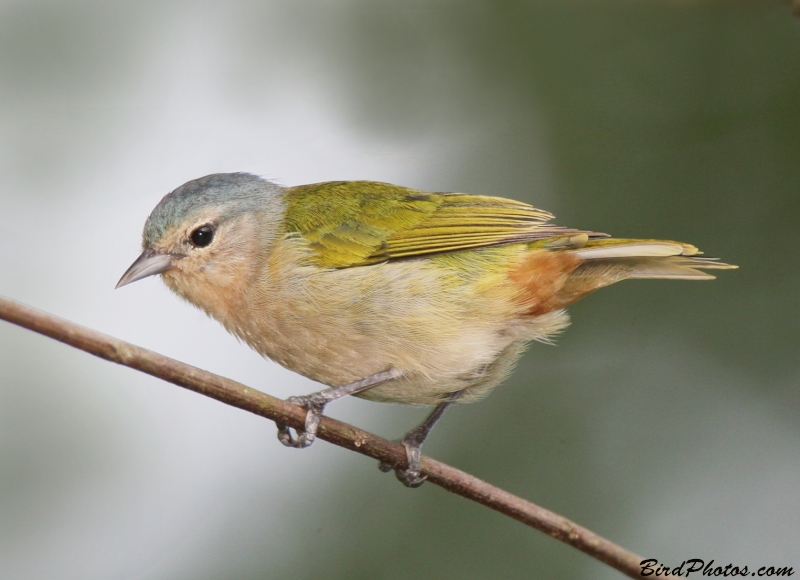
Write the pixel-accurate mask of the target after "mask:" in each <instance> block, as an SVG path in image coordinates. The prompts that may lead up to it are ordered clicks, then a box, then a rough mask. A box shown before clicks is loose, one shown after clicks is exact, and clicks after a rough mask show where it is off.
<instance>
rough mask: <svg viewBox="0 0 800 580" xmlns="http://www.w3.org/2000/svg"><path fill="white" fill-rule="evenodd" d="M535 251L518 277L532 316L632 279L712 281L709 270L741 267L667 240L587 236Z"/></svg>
mask: <svg viewBox="0 0 800 580" xmlns="http://www.w3.org/2000/svg"><path fill="white" fill-rule="evenodd" d="M531 249H536V250H547V251H545V252H541V251H535V252H532V253H531V254H529V255H528V257H527V259H526V260H525V262H524V263H523V264H522V265H521V267H520V268H519V269H518V270H517V271H516V272H515V273H514V274H513V277H514V279H515V280H516V281H517V282H518V283H519V284H520V285H521V286H522V287H523V288H524V291H523V296H524V297H525V300H526V302H527V303H528V304H529V305H530V310H529V312H530V314H535V315H540V314H544V313H546V312H550V311H552V310H556V309H559V308H564V307H566V306H569V305H570V304H572V303H573V302H575V301H576V300H579V299H580V298H582V297H584V296H586V295H587V294H589V293H591V292H594V291H595V290H597V289H599V288H602V287H604V286H608V285H609V284H614V283H615V282H619V281H621V280H626V279H631V278H634V279H635V278H639V279H641V278H656V279H677V280H713V279H714V276H713V275H711V274H709V273H708V272H705V271H704V270H727V269H731V268H736V267H737V266H733V265H731V264H725V263H723V262H720V261H719V260H717V259H716V258H709V257H707V256H703V255H701V252H700V251H699V250H698V249H697V248H696V247H694V246H692V245H691V244H684V243H681V242H673V241H668V240H631V239H616V238H600V239H597V238H592V239H590V238H589V236H588V235H586V234H585V233H578V234H572V235H569V236H561V237H554V238H549V239H547V240H541V241H537V242H535V243H534V244H531Z"/></svg>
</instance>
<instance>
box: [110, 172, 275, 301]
mask: <svg viewBox="0 0 800 580" xmlns="http://www.w3.org/2000/svg"><path fill="white" fill-rule="evenodd" d="M281 193H282V189H281V188H280V187H279V186H277V185H275V184H273V183H270V182H269V181H266V180H265V179H262V178H260V177H257V176H255V175H250V174H247V173H218V174H214V175H208V176H206V177H201V178H200V179H195V180H193V181H189V182H188V183H185V184H183V185H182V186H180V187H179V188H177V189H176V190H175V191H173V192H171V193H169V194H167V195H166V196H165V197H164V198H163V199H162V200H161V201H160V202H159V204H158V205H157V206H156V207H155V209H154V210H153V212H152V213H151V214H150V217H148V218H147V223H146V224H145V227H144V234H143V240H142V253H141V255H140V256H139V257H138V258H137V259H136V261H135V262H134V263H133V264H132V265H131V267H130V268H128V270H127V271H126V272H125V274H124V275H123V276H122V278H121V279H120V281H119V282H118V283H117V288H119V287H121V286H125V285H126V284H130V283H131V282H135V281H137V280H141V279H142V278H146V277H148V276H152V275H154V274H162V278H163V279H164V281H165V282H166V283H167V285H168V286H169V287H170V288H172V289H173V290H175V291H176V292H177V293H178V294H179V295H181V296H183V297H184V298H187V299H189V300H190V301H191V302H194V303H195V304H198V305H201V306H203V307H204V308H206V309H208V306H207V305H206V303H207V302H208V300H209V299H211V298H220V297H221V296H223V295H224V294H225V292H224V290H226V289H228V290H231V289H233V288H236V287H240V288H241V287H242V286H243V285H246V284H247V283H248V278H249V277H251V276H254V275H257V270H258V267H259V264H260V263H262V261H263V258H264V257H265V255H266V254H268V253H269V248H270V246H271V244H272V242H273V241H274V239H275V235H276V232H277V229H278V224H279V222H280V220H281V217H282V214H283V201H282V195H281ZM220 292H222V294H220ZM212 309H213V308H212Z"/></svg>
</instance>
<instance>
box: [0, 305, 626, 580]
mask: <svg viewBox="0 0 800 580" xmlns="http://www.w3.org/2000/svg"><path fill="white" fill-rule="evenodd" d="M0 319H3V320H7V321H8V322H11V323H13V324H17V325H19V326H22V327H23V328H27V329H29V330H32V331H34V332H38V333H39V334H43V335H45V336H49V337H50V338H54V339H55V340H58V341H61V342H63V343H66V344H68V345H70V346H73V347H75V348H78V349H80V350H84V351H86V352H88V353H90V354H93V355H95V356H98V357H100V358H104V359H106V360H109V361H111V362H115V363H118V364H121V365H125V366H128V367H131V368H133V369H136V370H139V371H142V372H144V373H147V374H149V375H152V376H154V377H158V378H160V379H163V380H165V381H168V382H170V383H173V384H176V385H178V386H180V387H184V388H186V389H189V390H191V391H195V392H197V393H200V394H202V395H205V396H207V397H211V398H212V399H216V400H217V401H220V402H223V403H226V404H228V405H231V406H233V407H238V408H239V409H244V410H245V411H250V412H251V413H255V414H256V415H261V416H262V417H266V418H267V419H270V420H272V421H275V422H277V423H283V424H286V425H289V426H291V427H295V428H302V427H303V424H304V420H305V412H304V411H303V410H302V409H300V408H299V407H296V406H294V405H291V404H289V403H287V402H285V401H282V400H280V399H276V398H275V397H271V396H269V395H267V394H264V393H262V392H260V391H257V390H255V389H251V388H249V387H246V386H244V385H242V384H241V383H237V382H235V381H232V380H230V379H226V378H223V377H220V376H217V375H215V374H212V373H209V372H207V371H204V370H201V369H198V368H196V367H193V366H190V365H187V364H184V363H181V362H178V361H176V360H174V359H171V358H168V357H166V356H163V355H160V354H158V353H156V352H153V351H150V350H146V349H144V348H140V347H138V346H134V345H132V344H130V343H127V342H124V341H122V340H119V339H116V338H113V337H111V336H108V335H106V334H102V333H100V332H97V331H95V330H91V329H89V328H85V327H83V326H79V325H77V324H75V323H72V322H69V321H67V320H63V319H61V318H58V317H56V316H53V315H51V314H47V313H45V312H42V311H40V310H36V309H34V308H30V307H28V306H25V305H23V304H20V303H19V302H15V301H13V300H8V299H6V298H2V297H0ZM318 437H319V438H320V439H324V440H325V441H328V442H329V443H333V444H334V445H338V446H340V447H344V448H346V449H350V450H351V451H356V452H358V453H361V454H363V455H367V456H369V457H372V458H374V459H377V460H378V461H382V462H386V463H389V464H390V465H393V466H400V467H405V463H406V456H405V450H404V449H403V447H402V446H401V445H399V444H398V443H394V442H392V441H387V440H386V439H383V438H381V437H378V436H377V435H373V434H372V433H368V432H367V431H362V430H361V429H358V428H356V427H353V426H352V425H348V424H346V423H342V422H341V421H336V420H335V419H331V418H329V417H323V419H322V423H321V424H320V428H319V433H318ZM422 469H423V473H424V474H425V475H427V476H428V481H429V482H430V483H432V484H435V485H438V486H441V487H443V488H444V489H446V490H448V491H451V492H453V493H455V494H457V495H460V496H462V497H465V498H467V499H471V500H472V501H475V502H478V503H480V504H483V505H485V506H487V507H489V508H491V509H493V510H496V511H498V512H500V513H502V514H505V515H507V516H509V517H511V518H514V519H515V520H518V521H520V522H522V523H523V524H525V525H528V526H530V527H532V528H536V529H537V530H539V531H542V532H544V533H545V534H547V535H548V536H551V537H553V538H555V539H557V540H560V541H562V542H564V543H566V544H569V545H570V546H573V547H574V548H577V549H578V550H580V551H581V552H584V553H586V554H589V555H590V556H592V557H593V558H596V559H598V560H600V561H601V562H604V563H606V564H608V565H609V566H611V567H613V568H616V569H617V570H619V571H620V572H622V573H623V574H625V575H627V576H629V577H631V578H641V567H640V566H639V563H640V562H641V561H642V558H641V557H640V556H637V555H636V554H633V553H632V552H629V551H627V550H625V549H624V548H622V547H620V546H618V545H616V544H614V543H612V542H610V541H608V540H606V539H605V538H603V537H601V536H598V535H597V534H595V533H594V532H591V531H590V530H587V529H586V528H584V527H582V526H579V525H578V524H576V523H574V522H572V521H570V520H568V519H567V518H564V517H562V516H560V515H558V514H556V513H553V512H551V511H549V510H546V509H544V508H542V507H539V506H537V505H536V504H533V503H531V502H529V501H526V500H524V499H522V498H520V497H517V496H515V495H513V494H511V493H508V492H507V491H504V490H502V489H500V488H497V487H495V486H493V485H490V484H488V483H486V482H485V481H482V480H480V479H478V478H477V477H473V476H472V475H469V474H468V473H464V472H463V471H460V470H458V469H456V468H454V467H450V466H449V465H446V464H444V463H441V462H439V461H436V460H435V459H431V458H429V457H425V456H423V457H422Z"/></svg>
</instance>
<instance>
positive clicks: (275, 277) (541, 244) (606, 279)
mask: <svg viewBox="0 0 800 580" xmlns="http://www.w3.org/2000/svg"><path fill="white" fill-rule="evenodd" d="M553 219H554V216H553V215H552V214H550V213H548V212H546V211H543V210H541V209H537V208H535V207H533V206H531V205H529V204H527V203H524V202H521V201H516V200H513V199H507V198H502V197H492V196H487V195H473V194H465V193H432V192H426V191H422V190H417V189H412V188H407V187H402V186H397V185H391V184H388V183H381V182H374V181H329V182H323V183H314V184H309V185H300V186H294V187H283V186H281V185H278V184H276V183H273V182H271V181H269V180H267V179H264V178H262V177H260V176H257V175H252V174H249V173H218V174H212V175H207V176H205V177H201V178H199V179H195V180H192V181H189V182H187V183H185V184H183V185H181V186H180V187H178V188H177V189H175V190H173V191H172V192H170V193H168V194H167V195H166V196H165V197H164V198H163V199H162V200H161V201H160V202H159V203H158V205H157V206H156V207H155V209H153V211H152V212H151V213H150V215H149V217H148V218H147V221H146V223H145V226H144V231H143V235H142V252H141V255H140V256H139V257H138V258H137V259H136V261H134V262H133V264H132V265H131V266H130V268H129V269H128V270H127V271H126V272H125V274H124V275H123V276H122V278H121V279H120V280H119V282H118V284H117V288H119V287H121V286H125V285H126V284H130V283H131V282H134V281H136V280H140V279H142V278H146V277H148V276H152V275H156V274H158V275H160V276H161V278H162V279H163V281H164V282H165V284H166V285H167V287H169V288H170V289H171V290H172V291H173V292H174V293H175V294H177V295H178V296H179V297H181V298H183V299H185V300H186V301H188V302H189V303H191V304H193V305H195V306H196V307H198V308H200V309H201V310H203V311H205V312H206V313H207V314H208V315H209V316H211V317H212V318H214V319H216V320H217V321H219V322H220V323H221V324H222V326H223V327H224V328H225V329H226V330H227V331H228V332H230V333H232V334H233V335H234V336H236V337H237V338H239V339H240V340H241V341H242V342H244V343H246V344H247V345H249V346H250V347H251V348H253V349H254V350H255V351H256V352H258V353H259V354H260V355H262V356H264V357H267V358H269V359H271V360H273V361H275V362H277V363H279V364H281V365H282V366H284V367H286V368H288V369H290V370H292V371H295V372H297V373H299V374H300V375H302V376H304V377H307V378H309V379H311V380H313V381H317V382H319V383H322V384H323V385H325V386H327V387H328V388H326V389H323V390H321V391H318V392H315V393H311V394H309V395H306V396H302V397H291V398H290V399H288V400H289V401H290V402H292V403H294V404H296V405H299V406H301V407H302V408H304V409H305V410H306V420H305V425H304V428H303V429H297V430H296V431H295V433H292V431H291V430H290V429H289V428H288V427H287V426H286V425H278V438H279V440H280V441H281V442H282V443H283V444H284V445H287V446H289V447H296V448H303V447H308V446H309V445H311V444H312V443H313V442H314V440H315V437H316V433H317V429H318V427H319V423H320V418H321V416H322V414H323V412H324V409H325V406H326V405H327V404H329V403H331V402H332V401H334V400H336V399H339V398H341V397H344V396H348V395H353V396H356V397H360V398H363V399H367V400H371V401H378V402H393V403H404V404H410V405H420V406H430V407H433V410H432V411H431V413H430V414H429V415H428V416H427V418H426V419H425V420H424V421H423V422H422V423H421V424H420V425H418V426H417V427H415V428H414V429H412V430H410V431H409V432H408V433H407V434H406V435H405V436H404V437H403V438H402V439H401V443H402V444H403V446H404V447H405V450H406V465H405V466H390V465H386V464H381V466H380V467H381V469H382V470H383V471H391V470H392V469H394V471H395V473H396V475H397V478H398V479H399V480H400V481H401V482H403V483H404V484H405V485H406V486H408V487H417V486H419V485H421V484H422V483H423V482H424V481H425V475H424V474H423V473H422V470H421V466H420V453H421V451H420V450H421V447H422V444H423V443H424V441H425V440H426V438H427V437H428V435H429V434H430V431H431V429H432V428H433V426H434V424H436V422H437V421H438V420H439V419H440V418H441V417H442V415H443V414H444V412H445V410H446V409H447V408H448V407H450V406H451V405H453V404H457V403H468V402H473V401H477V400H479V399H482V398H483V397H485V396H486V395H488V394H489V393H490V392H491V391H492V390H493V389H494V388H495V387H496V386H498V385H499V384H500V383H501V382H503V380H504V379H506V378H507V377H508V376H509V374H510V373H511V372H512V370H513V368H514V366H515V364H516V363H517V361H518V359H519V357H520V356H521V354H522V353H523V351H524V350H525V348H526V346H527V345H528V344H529V343H530V342H531V341H543V342H549V341H552V339H553V337H554V336H555V335H557V334H558V333H559V332H561V331H562V330H564V329H565V328H566V327H567V326H568V324H569V317H568V314H567V312H566V311H565V308H566V307H567V306H569V305H570V304H572V303H574V302H575V301H577V300H579V299H580V298H582V297H584V296H586V295H587V294H590V293H591V292H594V291H595V290H597V289H599V288H602V287H604V286H608V285H609V284H613V283H615V282H619V281H621V280H626V279H642V278H656V279H682V280H709V279H713V278H714V276H712V275H711V274H709V273H708V272H706V270H720V269H729V268H735V267H736V266H733V265H730V264H726V263H723V262H721V261H719V260H718V259H716V258H710V257H706V256H704V255H702V252H700V251H699V250H698V249H697V248H696V247H695V246H693V245H691V244H687V243H682V242H675V241H669V240H654V239H627V238H613V237H610V236H608V235H607V234H604V233H600V232H593V231H588V230H580V229H573V228H568V227H563V226H558V225H555V224H553V223H552V220H553Z"/></svg>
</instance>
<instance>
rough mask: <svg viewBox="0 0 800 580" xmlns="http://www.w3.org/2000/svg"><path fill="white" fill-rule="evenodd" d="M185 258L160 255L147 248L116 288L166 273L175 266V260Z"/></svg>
mask: <svg viewBox="0 0 800 580" xmlns="http://www.w3.org/2000/svg"><path fill="white" fill-rule="evenodd" d="M182 257H183V256H175V255H173V254H160V253H158V252H156V251H155V250H153V249H151V248H147V249H146V250H145V251H144V252H142V255H141V256H139V257H138V258H136V261H135V262H134V263H133V264H131V267H130V268H128V270H127V271H126V272H125V273H124V274H123V275H122V278H120V279H119V282H117V285H116V286H115V287H114V289H115V290H116V289H117V288H121V287H122V286H125V285H126V284H130V283H131V282H136V281H137V280H141V279H142V278H147V277H148V276H152V275H153V274H161V273H162V272H166V271H167V270H169V269H170V268H172V266H173V265H174V264H175V260H178V259H180V258H182Z"/></svg>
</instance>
